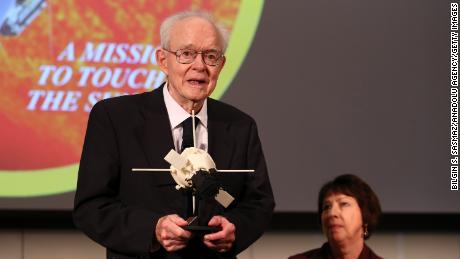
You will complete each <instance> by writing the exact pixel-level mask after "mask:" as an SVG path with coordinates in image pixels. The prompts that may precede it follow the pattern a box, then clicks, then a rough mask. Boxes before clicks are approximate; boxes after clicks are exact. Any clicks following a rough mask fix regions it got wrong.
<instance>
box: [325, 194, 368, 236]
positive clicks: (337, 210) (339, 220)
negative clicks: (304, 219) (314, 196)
mask: <svg viewBox="0 0 460 259" xmlns="http://www.w3.org/2000/svg"><path fill="white" fill-rule="evenodd" d="M321 225H322V229H323V233H324V234H325V235H326V236H327V239H328V240H329V242H336V243H338V242H343V241H345V242H347V241H352V242H353V241H358V240H363V221H362V215H361V209H360V208H359V205H358V202H357V201H356V199H355V198H354V197H351V196H348V195H345V194H341V193H333V194H331V195H329V196H327V197H326V198H325V199H324V201H323V212H322V213H321Z"/></svg>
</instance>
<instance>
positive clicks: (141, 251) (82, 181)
mask: <svg viewBox="0 0 460 259" xmlns="http://www.w3.org/2000/svg"><path fill="white" fill-rule="evenodd" d="M105 105H106V103H105V102H104V101H101V102H99V103H97V104H96V105H95V106H94V108H93V109H92V111H91V113H90V116H89V121H88V127H87V131H86V136H85V141H84V146H83V152H82V156H81V161H80V168H79V171H78V183H77V190H76V195H75V203H74V211H73V219H74V223H75V225H76V226H77V227H78V228H79V229H81V230H82V231H83V232H85V233H86V234H87V235H88V236H89V237H90V238H91V239H93V240H94V241H96V242H97V243H99V244H101V245H103V246H105V247H107V248H109V249H111V250H114V251H117V252H120V253H124V254H132V255H137V256H141V257H142V255H147V254H148V251H149V249H150V248H151V245H152V241H153V240H155V239H154V229H155V224H156V222H157V221H158V218H159V215H157V214H155V213H154V212H152V211H149V210H147V209H145V208H141V207H135V206H132V205H126V204H123V202H121V200H120V198H119V196H118V192H119V180H120V160H119V159H120V157H119V147H118V144H117V136H116V134H117V132H116V129H115V128H114V126H113V123H112V121H111V117H110V114H109V113H108V112H107V108H106V106H105Z"/></svg>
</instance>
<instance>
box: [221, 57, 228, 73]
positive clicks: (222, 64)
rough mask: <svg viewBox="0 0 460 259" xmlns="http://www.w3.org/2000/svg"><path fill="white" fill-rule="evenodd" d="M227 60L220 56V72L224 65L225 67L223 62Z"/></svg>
mask: <svg viewBox="0 0 460 259" xmlns="http://www.w3.org/2000/svg"><path fill="white" fill-rule="evenodd" d="M226 60H227V59H226V58H225V56H222V63H221V64H220V70H222V68H224V65H225V61H226Z"/></svg>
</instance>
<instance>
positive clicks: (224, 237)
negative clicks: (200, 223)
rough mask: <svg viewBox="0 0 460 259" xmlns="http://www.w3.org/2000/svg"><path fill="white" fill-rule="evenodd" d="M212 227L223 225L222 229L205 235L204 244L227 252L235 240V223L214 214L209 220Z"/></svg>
mask: <svg viewBox="0 0 460 259" xmlns="http://www.w3.org/2000/svg"><path fill="white" fill-rule="evenodd" d="M208 225H209V226H210V227H221V228H222V230H221V231H219V232H216V233H212V234H207V235H205V236H204V237H203V242H204V244H205V245H206V246H207V247H208V248H209V249H212V250H215V251H218V252H221V253H223V252H227V251H229V250H230V249H231V248H232V246H233V242H234V241H235V225H234V224H233V223H231V222H230V221H228V220H227V219H226V218H224V217H222V216H214V217H212V219H211V220H210V221H209V223H208Z"/></svg>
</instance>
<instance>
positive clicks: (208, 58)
mask: <svg viewBox="0 0 460 259" xmlns="http://www.w3.org/2000/svg"><path fill="white" fill-rule="evenodd" d="M162 49H163V50H165V51H167V52H169V53H172V54H174V55H175V56H176V60H177V62H179V63H181V64H191V63H192V62H193V61H194V60H195V58H196V56H198V54H201V59H202V60H203V62H204V63H205V64H206V65H208V66H218V65H220V63H221V62H222V58H223V57H224V54H223V53H222V52H220V51H218V50H214V49H208V50H203V51H196V50H193V49H179V50H176V51H173V50H169V49H165V48H162Z"/></svg>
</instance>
